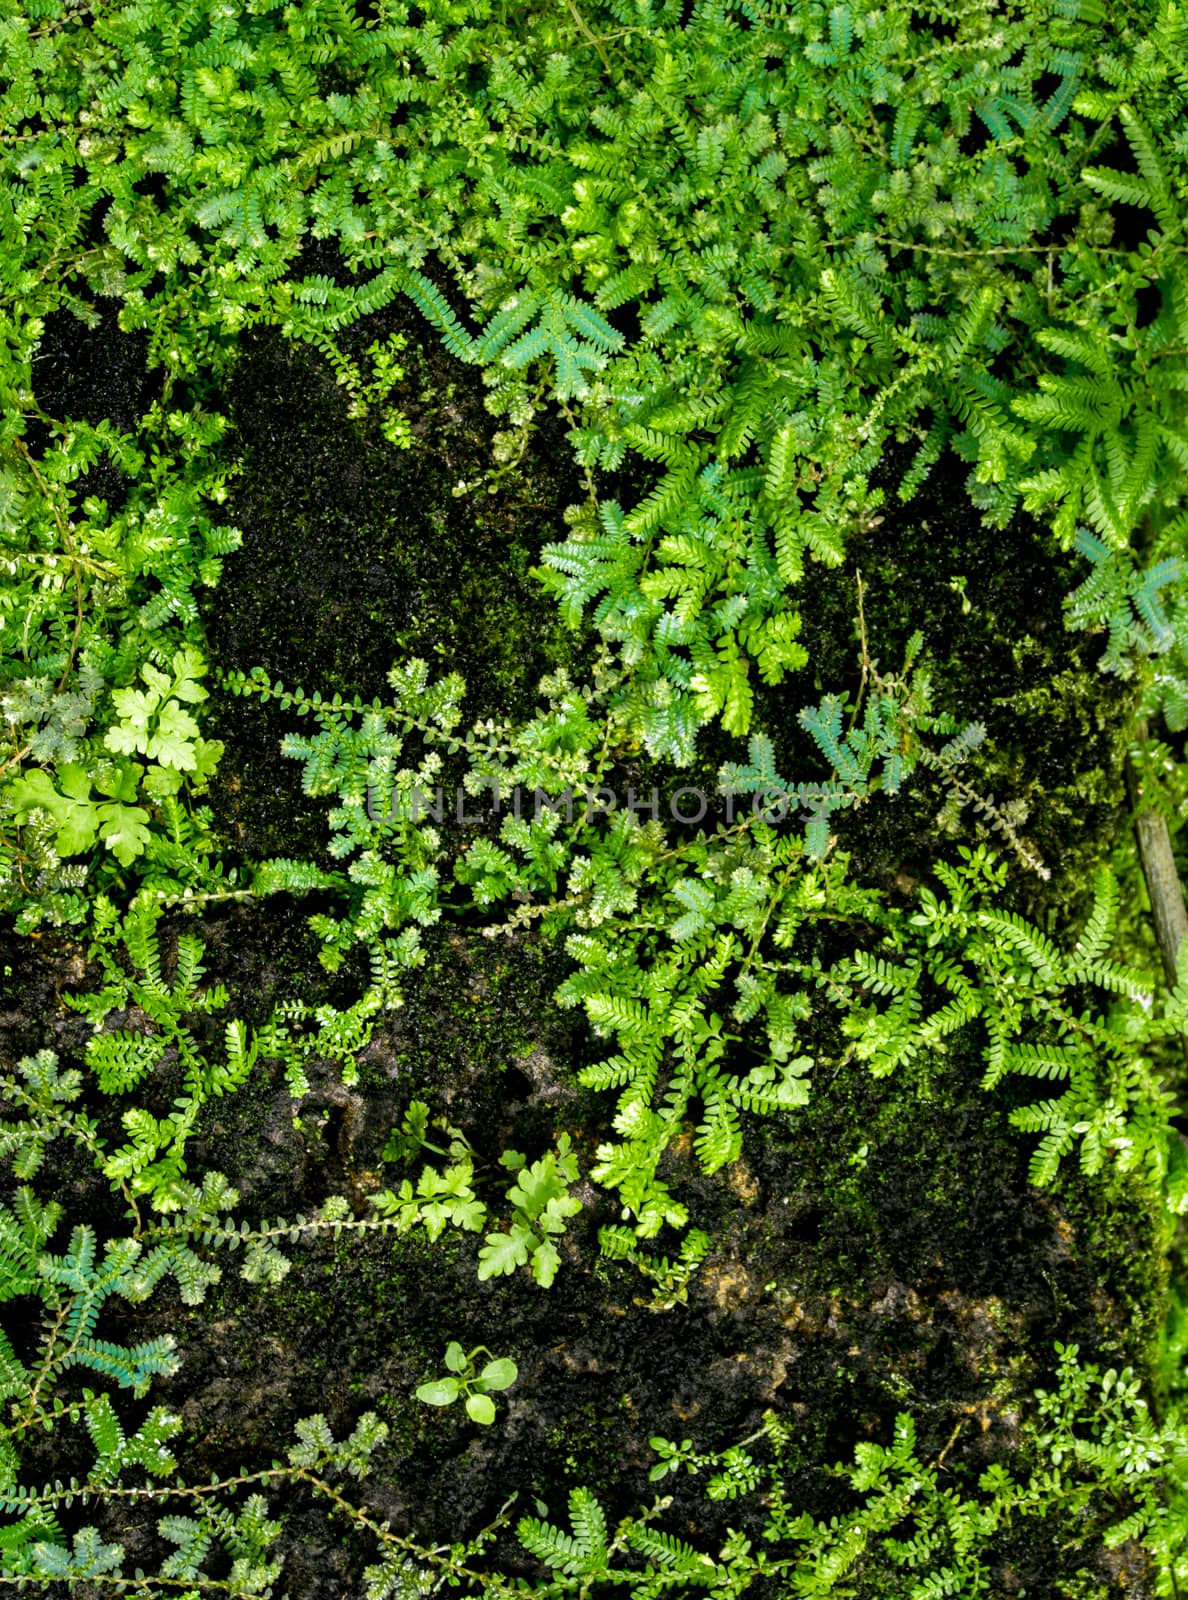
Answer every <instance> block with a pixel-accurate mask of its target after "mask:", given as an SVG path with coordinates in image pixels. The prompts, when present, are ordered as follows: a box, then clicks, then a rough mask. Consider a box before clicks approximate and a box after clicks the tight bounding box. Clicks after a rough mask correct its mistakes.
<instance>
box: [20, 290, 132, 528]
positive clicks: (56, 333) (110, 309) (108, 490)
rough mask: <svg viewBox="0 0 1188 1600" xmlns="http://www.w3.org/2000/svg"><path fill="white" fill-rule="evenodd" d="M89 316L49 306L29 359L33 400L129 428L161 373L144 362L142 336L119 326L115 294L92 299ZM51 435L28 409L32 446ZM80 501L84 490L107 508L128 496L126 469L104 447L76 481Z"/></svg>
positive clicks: (56, 416) (54, 412)
mask: <svg viewBox="0 0 1188 1600" xmlns="http://www.w3.org/2000/svg"><path fill="white" fill-rule="evenodd" d="M92 309H93V312H94V317H95V321H94V324H93V325H88V324H87V323H85V322H83V321H82V320H81V319H80V318H78V317H76V316H75V315H74V313H73V312H72V311H55V312H54V313H53V314H52V315H51V316H49V317H47V318H46V319H45V331H44V333H43V334H42V336H41V340H40V343H39V345H38V349H37V355H36V358H35V360H34V365H33V382H34V386H35V389H34V393H35V397H36V401H37V404H38V405H39V406H40V408H41V410H42V411H43V412H44V413H45V415H46V416H47V417H49V418H52V419H53V420H54V421H55V422H62V423H65V422H69V421H71V420H81V421H83V422H89V423H90V424H91V425H92V426H95V425H96V424H98V423H100V422H103V421H107V422H111V423H112V424H113V425H114V426H115V427H116V428H118V429H119V430H120V432H122V433H131V432H133V431H134V430H135V429H136V427H137V425H138V423H139V422H140V419H141V417H142V416H143V415H144V413H145V412H146V411H147V410H148V409H149V407H150V406H151V405H152V403H153V401H154V400H157V399H159V398H160V396H161V385H162V378H163V374H162V372H161V371H160V370H158V371H156V372H149V370H148V368H147V366H146V365H145V362H146V357H147V353H148V336H147V335H146V334H144V333H123V332H121V330H120V327H119V310H120V306H119V302H118V301H116V300H98V301H96V302H95V304H94V306H93V308H92ZM50 437H51V433H50V429H49V427H48V426H47V424H46V423H45V422H43V421H42V420H41V419H40V418H38V417H36V416H34V417H32V418H30V419H29V421H28V423H27V426H26V439H27V441H28V444H29V448H30V450H32V451H33V452H34V454H35V455H36V454H40V453H41V452H42V451H43V450H44V449H45V447H46V445H47V444H48V442H49V440H50ZM73 487H74V494H75V497H76V499H77V501H78V502H79V503H80V504H81V503H82V501H83V500H84V499H85V498H86V497H87V496H88V495H97V496H99V498H100V499H103V500H106V501H107V503H108V505H109V507H111V509H112V510H113V511H115V510H118V509H119V508H120V507H121V506H122V505H123V503H124V500H125V499H126V498H127V492H128V491H127V484H126V482H125V479H124V475H123V473H122V472H120V470H119V468H118V467H116V465H115V464H114V462H113V461H112V460H111V458H110V456H108V455H107V454H106V452H104V454H103V455H101V456H100V458H99V460H98V461H97V462H96V463H95V465H94V466H93V467H91V468H90V470H89V471H88V472H86V473H84V474H83V475H82V477H80V478H79V479H78V480H77V482H76V483H75V485H74V486H73Z"/></svg>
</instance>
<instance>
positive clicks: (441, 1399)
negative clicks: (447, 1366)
mask: <svg viewBox="0 0 1188 1600" xmlns="http://www.w3.org/2000/svg"><path fill="white" fill-rule="evenodd" d="M457 1398H458V1380H457V1378H437V1379H435V1380H434V1382H433V1383H423V1384H422V1385H421V1387H420V1388H419V1389H418V1390H417V1399H418V1400H423V1401H424V1402H425V1404H426V1405H427V1406H448V1405H450V1404H452V1402H453V1401H455V1400H456V1399H457Z"/></svg>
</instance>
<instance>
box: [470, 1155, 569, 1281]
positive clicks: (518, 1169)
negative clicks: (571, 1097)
mask: <svg viewBox="0 0 1188 1600" xmlns="http://www.w3.org/2000/svg"><path fill="white" fill-rule="evenodd" d="M499 1159H500V1161H501V1162H502V1164H503V1165H504V1166H505V1167H507V1168H508V1170H509V1171H510V1172H514V1173H515V1174H516V1181H515V1183H514V1184H513V1185H512V1187H511V1188H510V1189H509V1190H508V1191H507V1198H508V1199H509V1200H510V1201H511V1204H512V1208H513V1209H512V1218H511V1223H510V1224H509V1226H508V1229H507V1232H506V1233H489V1234H488V1235H487V1237H486V1240H485V1241H484V1244H483V1248H482V1249H481V1250H480V1251H479V1267H478V1275H479V1277H480V1278H494V1277H499V1276H500V1275H502V1274H505V1273H509V1272H514V1271H515V1270H516V1268H517V1267H522V1266H527V1267H528V1268H529V1269H530V1271H531V1273H532V1276H533V1277H534V1278H535V1280H536V1282H537V1283H538V1284H539V1285H540V1286H541V1288H542V1289H547V1288H549V1287H550V1285H551V1284H552V1282H553V1279H554V1278H555V1277H556V1276H557V1268H558V1267H559V1266H560V1265H561V1256H560V1253H559V1252H558V1250H557V1245H556V1240H557V1239H558V1238H559V1237H560V1235H561V1234H563V1233H564V1232H565V1224H566V1222H567V1221H568V1219H569V1218H570V1217H575V1216H577V1214H578V1213H579V1212H580V1211H581V1209H582V1203H581V1201H580V1200H579V1199H578V1198H577V1197H576V1195H573V1194H571V1193H570V1185H571V1184H573V1183H576V1182H577V1178H578V1164H577V1157H576V1156H575V1155H574V1154H573V1151H572V1150H571V1149H570V1148H569V1135H568V1134H567V1133H562V1134H561V1135H560V1137H559V1138H558V1140H557V1152H556V1154H555V1155H554V1154H553V1152H552V1151H551V1150H550V1151H548V1152H547V1153H546V1154H545V1155H543V1156H541V1158H540V1160H539V1161H533V1162H532V1163H531V1164H529V1163H528V1160H527V1158H526V1157H525V1156H522V1155H521V1154H520V1152H519V1151H518V1150H505V1151H504V1152H503V1154H502V1155H501V1156H500V1158H499Z"/></svg>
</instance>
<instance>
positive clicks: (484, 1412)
mask: <svg viewBox="0 0 1188 1600" xmlns="http://www.w3.org/2000/svg"><path fill="white" fill-rule="evenodd" d="M466 1414H467V1416H468V1417H469V1418H470V1420H471V1421H472V1422H481V1423H482V1424H483V1426H484V1427H486V1426H487V1425H488V1424H489V1423H492V1422H494V1421H495V1402H494V1400H492V1399H491V1397H490V1395H485V1394H470V1395H467V1397H466Z"/></svg>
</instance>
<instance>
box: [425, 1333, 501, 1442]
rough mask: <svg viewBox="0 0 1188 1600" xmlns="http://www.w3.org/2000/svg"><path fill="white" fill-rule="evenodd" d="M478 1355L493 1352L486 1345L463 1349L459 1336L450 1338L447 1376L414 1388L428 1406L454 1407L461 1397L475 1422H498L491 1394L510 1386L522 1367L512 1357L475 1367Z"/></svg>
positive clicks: (467, 1411)
mask: <svg viewBox="0 0 1188 1600" xmlns="http://www.w3.org/2000/svg"><path fill="white" fill-rule="evenodd" d="M476 1356H491V1352H490V1351H489V1350H488V1349H487V1347H486V1345H485V1344H480V1345H476V1346H475V1347H474V1349H473V1350H469V1351H467V1350H463V1348H462V1346H461V1345H460V1344H459V1343H458V1341H457V1340H456V1339H451V1340H450V1342H449V1344H448V1345H446V1353H445V1364H446V1372H447V1376H446V1377H444V1378H434V1379H433V1380H432V1381H431V1382H429V1383H422V1384H421V1385H420V1387H419V1388H418V1389H417V1390H416V1391H415V1393H416V1397H417V1399H418V1400H420V1401H422V1403H423V1404H425V1405H427V1406H451V1405H453V1404H454V1402H455V1401H456V1400H461V1401H462V1402H463V1404H464V1405H465V1408H466V1415H467V1416H468V1417H469V1418H470V1420H471V1421H472V1422H479V1423H482V1425H483V1426H484V1427H489V1426H490V1424H491V1423H492V1422H494V1421H495V1402H494V1400H492V1399H491V1396H492V1394H498V1393H499V1392H500V1391H501V1390H503V1389H510V1388H511V1386H512V1384H513V1383H515V1381H516V1379H517V1378H518V1377H519V1375H520V1369H519V1368H518V1367H517V1366H516V1364H515V1362H514V1361H513V1360H511V1358H510V1357H509V1356H498V1357H494V1356H492V1357H491V1359H490V1360H489V1361H486V1362H484V1364H483V1366H482V1367H481V1368H479V1367H476V1366H475V1357H476Z"/></svg>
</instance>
